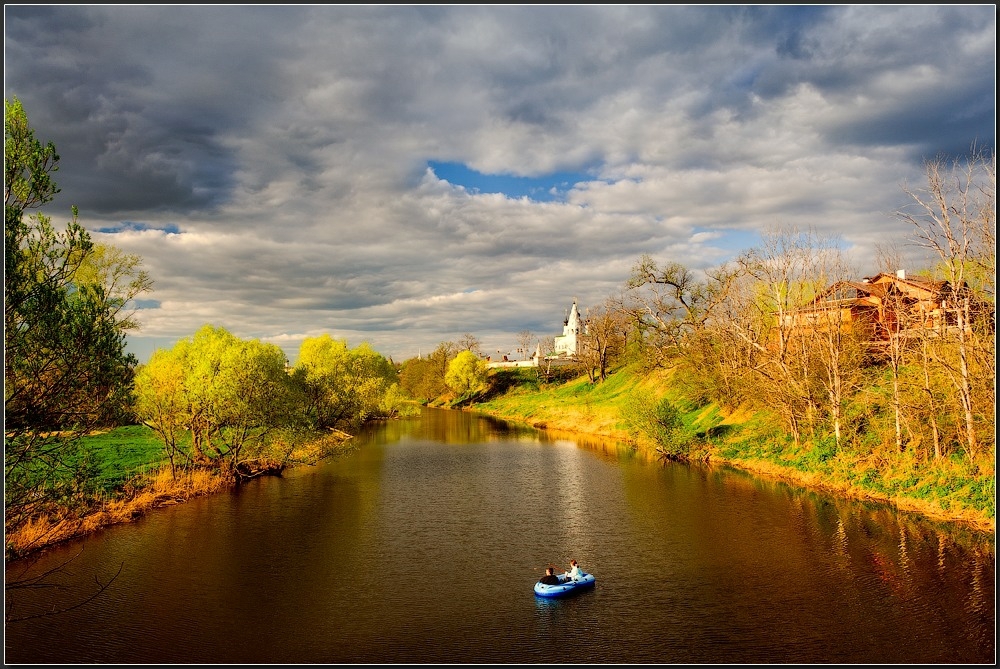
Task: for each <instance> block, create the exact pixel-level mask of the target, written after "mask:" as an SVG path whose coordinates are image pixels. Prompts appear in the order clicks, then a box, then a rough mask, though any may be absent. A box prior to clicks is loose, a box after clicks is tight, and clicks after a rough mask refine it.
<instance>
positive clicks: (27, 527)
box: [4, 426, 353, 561]
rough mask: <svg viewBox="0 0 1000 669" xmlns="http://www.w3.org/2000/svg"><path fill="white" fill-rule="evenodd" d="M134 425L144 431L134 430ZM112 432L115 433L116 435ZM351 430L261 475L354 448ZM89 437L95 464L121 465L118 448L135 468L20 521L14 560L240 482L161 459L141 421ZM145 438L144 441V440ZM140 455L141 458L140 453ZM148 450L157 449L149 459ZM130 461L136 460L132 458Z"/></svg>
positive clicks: (9, 553)
mask: <svg viewBox="0 0 1000 669" xmlns="http://www.w3.org/2000/svg"><path fill="white" fill-rule="evenodd" d="M136 430H142V431H147V430H148V432H149V434H148V435H146V436H140V435H137V433H136ZM116 434H117V435H119V436H117V437H116ZM352 438H353V437H352V435H350V434H348V433H346V432H340V431H332V432H330V433H328V434H324V435H322V436H321V437H318V438H315V439H313V440H310V441H306V442H304V443H302V444H300V445H298V446H297V447H296V448H295V449H294V450H293V451H292V452H290V453H288V456H287V459H286V461H285V462H284V463H283V464H281V466H280V467H274V468H272V469H269V470H262V473H260V474H259V475H261V476H273V475H276V476H280V475H281V471H282V470H284V469H290V468H292V467H296V466H303V465H309V464H315V463H316V462H318V461H320V460H322V459H324V458H329V457H334V456H336V455H338V454H343V453H346V452H349V451H350V450H351V449H352V448H353V444H352V442H351V440H352ZM84 440H91V441H92V443H91V444H90V449H89V450H90V452H91V454H92V455H93V457H96V458H97V459H98V460H100V461H102V466H101V467H99V468H100V469H106V470H107V469H115V468H121V469H123V470H125V471H129V470H128V469H127V468H125V467H124V464H123V460H122V454H123V452H130V454H131V455H132V457H133V458H139V459H140V461H141V465H142V466H141V467H139V472H138V473H135V474H133V475H131V476H129V477H128V479H127V481H126V482H125V483H124V484H122V485H116V486H114V488H113V489H112V490H106V491H104V492H100V493H98V494H96V495H92V496H90V497H88V498H87V499H77V500H74V503H73V504H72V505H52V506H51V507H49V509H48V510H47V512H45V513H41V514H39V515H36V516H35V517H33V518H32V519H30V520H29V521H28V522H27V523H25V524H24V525H22V526H20V527H18V528H17V529H16V530H14V531H12V532H9V533H7V534H6V536H5V545H4V556H5V558H6V559H7V560H8V561H10V560H19V559H23V558H25V557H28V556H31V555H32V554H34V553H37V552H39V551H42V550H45V549H46V548H49V547H51V546H55V545H57V544H61V543H64V542H66V541H71V540H73V539H79V538H82V537H85V536H87V535H90V534H93V533H94V532H98V531H100V530H102V529H105V528H108V527H111V526H113V525H119V524H122V523H129V522H133V521H136V520H138V519H140V518H142V517H143V516H145V515H146V514H147V513H149V512H151V511H153V510H155V509H158V508H162V507H165V506H173V505H175V504H182V503H184V502H187V501H190V500H192V499H195V498H197V497H202V496H205V495H212V494H215V493H218V492H223V491H229V490H233V489H234V488H236V487H237V486H238V485H240V478H241V477H235V476H233V475H232V474H224V473H223V472H222V469H220V468H219V467H192V468H183V467H178V468H176V469H173V468H171V467H170V465H169V464H167V463H164V462H163V461H162V460H163V456H162V451H161V448H162V446H161V445H160V444H158V443H157V444H156V446H155V447H154V448H152V449H151V447H150V443H149V442H155V441H156V437H155V434H154V433H153V432H152V430H149V429H148V428H146V427H145V426H126V427H122V428H116V429H114V430H109V431H103V432H100V433H95V434H93V435H91V436H88V437H84ZM143 442H146V443H143ZM144 453H145V454H146V455H145V458H146V459H145V460H142V458H143V454H144ZM149 453H156V454H157V455H156V459H155V460H154V459H153V457H152V456H150V455H149ZM132 464H133V465H134V464H135V460H134V459H133V461H132ZM242 478H243V479H244V480H245V479H246V478H247V477H245V476H244V477H242Z"/></svg>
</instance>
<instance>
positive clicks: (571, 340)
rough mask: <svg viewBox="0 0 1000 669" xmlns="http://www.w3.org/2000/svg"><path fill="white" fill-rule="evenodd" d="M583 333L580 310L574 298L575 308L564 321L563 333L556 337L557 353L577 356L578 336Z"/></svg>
mask: <svg viewBox="0 0 1000 669" xmlns="http://www.w3.org/2000/svg"><path fill="white" fill-rule="evenodd" d="M581 333H582V329H581V322H580V311H579V310H578V309H577V306H576V298H573V308H572V309H570V311H569V316H567V317H566V320H564V321H563V333H562V334H561V335H558V336H557V337H556V338H555V354H556V355H560V356H575V355H576V354H577V350H578V349H577V346H578V337H579V335H580V334H581Z"/></svg>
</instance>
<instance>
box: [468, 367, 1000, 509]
mask: <svg viewBox="0 0 1000 669" xmlns="http://www.w3.org/2000/svg"><path fill="white" fill-rule="evenodd" d="M517 371H518V372H520V373H521V375H522V376H521V377H520V378H519V377H518V376H517V375H514V374H511V375H509V376H507V377H504V378H503V381H502V383H500V384H498V388H500V389H501V392H500V393H498V394H496V395H494V396H493V397H491V398H490V399H489V400H488V401H485V402H481V403H479V404H477V405H475V407H474V408H476V409H478V410H481V411H484V412H486V413H489V414H492V415H495V416H497V417H500V418H504V419H508V420H513V421H521V422H525V423H528V424H532V425H536V426H539V427H542V426H544V427H550V428H558V429H570V430H576V431H579V432H582V433H590V434H595V435H607V436H611V437H613V438H619V439H623V440H627V441H632V442H633V443H641V441H642V440H641V439H636V435H629V434H628V433H627V431H628V427H627V425H628V422H627V421H626V420H624V419H623V417H624V414H623V411H622V410H623V408H624V407H626V405H627V403H628V401H629V397H630V393H632V391H633V390H637V389H638V390H640V391H642V392H645V393H649V394H651V395H652V396H654V397H658V398H667V399H669V400H670V402H671V403H672V404H673V406H674V407H675V408H676V409H677V410H678V411H679V412H680V419H681V421H682V422H683V425H684V427H685V428H686V429H687V430H688V431H689V432H691V433H692V434H694V435H695V437H696V439H697V440H698V441H699V442H700V444H699V445H698V446H697V447H693V448H692V449H691V451H690V453H691V455H692V457H709V458H711V459H721V460H723V461H729V462H733V463H740V466H741V467H743V468H746V469H751V470H756V471H760V472H764V473H766V474H765V475H778V476H787V477H789V478H790V479H796V478H798V479H800V480H803V481H805V480H809V481H812V482H817V481H822V483H823V485H824V486H825V487H829V488H840V489H843V490H845V491H848V490H849V491H851V494H852V496H854V495H856V494H858V493H868V494H870V495H871V496H872V497H873V498H876V499H890V500H894V501H896V502H897V503H899V504H905V505H907V506H909V507H912V508H920V509H924V510H926V512H927V513H929V514H931V515H934V514H935V510H939V511H944V512H947V514H946V515H950V516H953V517H955V518H964V519H969V517H970V516H977V517H979V518H981V519H982V518H985V519H988V520H992V519H993V518H994V517H995V515H996V501H995V498H996V481H995V478H994V477H992V476H987V475H983V474H982V473H979V472H978V471H977V470H976V468H975V467H974V466H972V464H971V463H969V462H967V461H965V460H962V459H961V458H956V457H955V456H952V457H951V458H946V459H944V460H942V461H938V462H934V461H919V458H917V457H916V455H915V454H914V453H913V452H912V451H908V452H904V453H898V452H896V451H894V449H893V448H892V447H891V446H890V447H887V446H885V445H883V444H881V443H880V441H879V440H878V439H877V436H878V435H876V434H864V435H860V438H859V439H857V440H856V442H855V443H854V445H853V446H852V445H847V444H841V445H840V446H839V447H838V445H837V444H836V442H835V440H834V439H833V437H832V435H827V436H815V437H812V438H806V437H803V439H802V441H801V443H799V444H796V443H795V442H794V440H793V439H792V438H791V437H790V436H789V435H788V434H787V433H786V430H785V429H784V425H783V424H782V423H781V421H780V419H777V418H775V417H774V416H769V415H766V414H764V413H761V412H756V413H749V414H747V415H739V416H737V415H736V414H730V413H727V412H725V411H723V410H722V409H721V408H720V407H718V406H716V405H714V404H708V405H702V406H696V405H693V404H692V403H691V402H690V401H688V400H687V399H686V398H685V397H684V396H683V394H682V393H681V391H680V390H679V389H677V388H675V387H674V386H673V384H671V383H670V376H669V375H661V376H657V377H652V376H649V375H644V374H643V373H642V372H641V371H640V370H638V369H635V368H630V367H625V368H623V369H617V370H614V372H613V373H612V374H611V375H610V376H609V377H608V379H607V380H606V381H604V382H603V383H601V382H598V383H594V384H592V383H590V382H589V380H588V379H587V378H586V377H585V376H583V377H577V378H573V379H569V380H563V381H557V382H552V383H540V382H538V381H537V380H536V379H534V378H531V379H528V378H525V377H524V376H523V374H524V371H523V370H517ZM532 373H533V372H532ZM647 443H648V441H647ZM873 456H876V457H875V458H874V459H873ZM876 462H877V463H878V464H875V463H876Z"/></svg>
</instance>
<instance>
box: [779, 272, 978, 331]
mask: <svg viewBox="0 0 1000 669" xmlns="http://www.w3.org/2000/svg"><path fill="white" fill-rule="evenodd" d="M967 299H968V300H969V301H970V303H971V307H970V309H971V311H972V313H971V314H970V319H971V318H972V317H975V316H976V315H977V314H979V313H981V311H982V310H981V308H980V307H981V305H980V304H979V302H978V300H976V299H975V296H974V295H972V291H970V290H969V288H968V286H967V285H963V286H962V287H961V289H960V290H958V291H955V290H953V289H952V286H951V284H950V283H948V282H947V281H935V280H932V279H925V278H907V277H906V273H905V272H904V271H903V270H900V271H899V272H897V273H896V274H887V273H880V274H876V275H875V276H873V277H865V278H863V279H862V280H861V281H838V282H837V283H835V284H833V285H831V286H830V287H829V288H827V289H826V290H824V291H823V292H821V293H820V294H819V295H817V296H816V297H815V298H814V299H812V300H811V301H810V302H809V303H808V304H806V305H803V306H802V307H799V308H798V309H796V310H794V311H792V312H791V313H789V314H787V315H786V316H785V326H786V328H787V329H788V330H790V331H793V332H794V331H802V330H817V329H825V328H828V327H831V326H839V327H841V328H845V329H847V330H850V331H852V332H860V333H861V334H862V335H863V336H864V337H865V338H866V339H867V340H868V341H869V342H872V343H877V342H880V341H888V340H889V339H890V338H891V337H892V336H895V335H899V336H908V335H913V334H917V333H920V334H935V333H936V334H943V333H945V332H947V331H948V330H949V329H952V328H954V327H956V326H957V325H958V323H959V311H958V310H959V308H962V307H964V306H965V305H966V300H967ZM970 319H967V327H968V321H969V320H970Z"/></svg>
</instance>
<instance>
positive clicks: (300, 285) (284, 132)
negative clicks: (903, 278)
mask: <svg viewBox="0 0 1000 669" xmlns="http://www.w3.org/2000/svg"><path fill="white" fill-rule="evenodd" d="M995 82H996V7H995V5H938V6H935V5H880V6H861V5H802V6H790V5H789V6H785V5H727V6H708V5H586V4H584V5H552V6H547V5H534V6H519V5H457V6H453V5H271V6H269V5H205V6H202V5H125V6H121V5H5V6H4V95H5V97H6V98H8V99H10V98H12V97H17V98H18V99H19V100H20V101H21V102H22V104H23V105H24V109H25V111H26V112H27V115H28V121H29V124H30V125H31V126H32V127H33V128H34V129H35V132H36V136H37V137H38V138H39V139H41V140H43V141H52V142H53V143H54V144H55V146H56V150H57V152H58V153H59V155H60V157H61V160H60V163H59V170H58V172H57V173H56V175H55V176H56V181H57V183H58V185H59V187H60V188H61V189H62V190H61V192H60V193H59V194H58V195H57V196H56V199H55V200H54V201H53V202H52V203H51V204H50V205H49V206H48V207H47V208H46V210H45V213H46V214H48V215H50V216H52V218H53V222H55V223H59V222H65V221H67V220H69V217H70V213H69V212H70V207H71V206H72V205H76V206H77V207H78V208H79V213H80V222H81V223H82V224H83V225H84V226H85V227H86V228H87V229H88V230H89V231H90V233H91V234H92V236H93V238H94V240H95V241H97V242H100V243H103V244H110V245H114V246H116V247H118V248H120V249H122V250H124V251H126V252H128V253H132V254H137V255H139V256H140V257H141V258H142V261H143V263H142V266H143V268H144V269H145V270H146V271H147V272H149V274H150V276H151V278H152V280H153V288H152V290H151V291H150V292H148V293H146V294H144V295H142V296H141V299H140V301H139V302H138V304H137V306H138V307H139V311H138V318H139V321H140V322H141V328H140V329H139V330H138V331H135V332H131V333H130V334H129V336H128V342H129V344H128V345H129V349H130V350H131V351H133V352H134V353H135V354H136V355H137V357H138V358H139V360H140V362H145V361H146V360H148V358H149V355H150V354H151V353H152V352H153V351H154V350H155V349H157V348H169V347H172V346H173V345H174V344H175V343H176V342H177V341H178V340H179V339H181V338H184V337H190V336H191V335H193V334H194V332H195V331H196V330H197V329H198V328H199V327H201V326H202V325H205V324H211V325H214V326H218V327H223V328H225V329H227V330H229V331H230V332H232V333H233V334H235V335H237V336H238V337H241V338H244V339H259V340H261V341H265V342H271V343H275V344H277V345H279V346H280V347H281V348H282V349H284V351H285V352H286V355H287V356H288V358H289V360H290V361H291V362H292V363H294V362H295V360H296V359H297V356H298V350H299V346H300V344H301V342H302V340H303V339H304V338H306V337H315V336H320V335H324V334H328V335H330V336H332V337H335V338H337V339H343V340H346V341H347V343H348V345H349V346H351V347H354V346H357V345H359V344H361V343H363V342H366V343H368V344H370V345H371V346H372V347H373V348H374V349H375V350H377V351H379V352H380V353H382V354H383V355H385V356H387V357H391V358H392V359H393V360H395V361H396V362H402V361H404V360H406V359H408V358H412V357H414V356H417V355H426V354H427V353H429V352H430V351H431V350H433V349H434V348H435V347H436V346H437V345H438V344H440V343H441V342H444V341H458V340H459V339H461V338H462V337H463V335H466V334H471V335H473V336H475V337H477V338H478V339H479V341H480V342H481V343H482V348H483V350H484V352H486V353H492V354H493V355H496V353H505V354H506V353H510V352H513V351H514V349H515V348H516V347H517V346H518V334H519V333H522V332H525V331H527V332H530V333H532V334H533V335H534V336H536V337H540V338H544V337H551V336H554V335H558V334H561V333H562V324H563V323H562V322H563V319H564V317H565V316H566V314H567V312H568V310H569V308H570V307H571V305H572V303H573V301H574V300H577V301H578V302H579V305H580V308H581V311H585V310H586V308H587V307H590V306H594V305H597V304H599V303H600V302H602V301H604V300H605V299H606V298H607V297H609V296H611V295H613V294H615V293H618V292H620V291H621V289H622V288H623V287H624V284H625V282H626V280H627V279H628V277H629V274H630V272H631V269H632V267H633V266H634V265H635V264H636V262H637V261H638V259H639V258H640V257H641V256H642V255H644V254H648V255H650V256H652V257H653V258H654V259H655V260H657V261H658V262H679V263H681V264H682V265H684V266H686V267H688V268H689V269H691V270H693V271H695V272H701V271H703V270H706V269H711V268H713V267H718V266H719V265H721V264H723V263H725V262H727V261H729V260H731V259H732V258H733V257H735V256H736V255H737V254H739V253H741V252H743V251H747V250H749V249H751V248H753V247H755V246H757V245H759V244H760V243H761V235H762V234H767V233H768V232H773V231H775V230H779V229H784V230H799V231H805V230H811V231H814V232H815V233H816V234H818V235H821V236H823V237H827V238H832V239H836V240H837V241H838V243H839V244H840V246H841V248H842V249H843V250H844V252H845V254H846V255H847V257H848V258H849V259H850V261H851V263H852V266H853V267H856V268H857V272H858V276H859V277H860V276H869V275H872V274H875V273H876V272H877V271H879V269H880V268H879V267H877V266H876V249H877V248H878V247H879V246H882V247H885V246H891V247H894V248H896V249H897V250H898V251H899V252H900V253H901V254H902V255H903V258H904V259H905V262H906V263H907V264H908V265H910V267H909V269H911V270H913V271H916V270H917V269H923V268H926V267H929V266H930V263H929V259H928V258H927V257H926V256H925V255H923V254H920V251H919V249H917V248H916V247H915V246H913V245H912V243H911V242H912V225H910V224H908V223H906V222H905V221H903V220H902V219H901V217H900V216H899V215H898V212H899V211H900V209H901V208H903V207H906V206H907V204H909V203H912V198H911V197H910V196H908V195H906V193H905V192H904V187H911V188H919V187H921V186H923V185H926V178H925V174H924V164H925V161H927V160H932V159H936V158H940V157H945V158H947V159H949V160H951V159H954V158H960V157H961V156H963V155H966V154H968V153H969V152H970V151H972V150H973V147H979V148H984V147H985V148H987V149H988V150H990V151H993V150H994V147H995V144H996V134H995V130H996V84H995ZM918 254H919V255H918ZM904 269H905V268H904Z"/></svg>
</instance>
